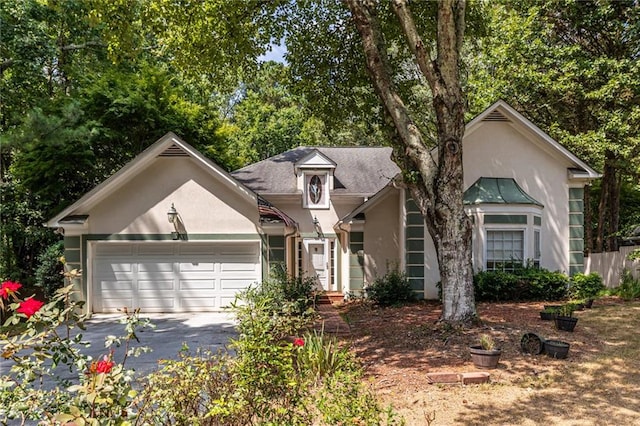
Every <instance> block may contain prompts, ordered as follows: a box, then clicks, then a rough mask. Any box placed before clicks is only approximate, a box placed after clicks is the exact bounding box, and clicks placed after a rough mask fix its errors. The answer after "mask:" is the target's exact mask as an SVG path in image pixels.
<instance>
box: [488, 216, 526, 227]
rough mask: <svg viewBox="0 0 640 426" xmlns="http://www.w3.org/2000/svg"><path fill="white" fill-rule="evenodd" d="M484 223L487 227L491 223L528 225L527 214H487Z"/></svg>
mask: <svg viewBox="0 0 640 426" xmlns="http://www.w3.org/2000/svg"><path fill="white" fill-rule="evenodd" d="M484 223H485V225H486V224H491V223H501V224H515V225H526V224H527V215H526V214H485V215H484Z"/></svg>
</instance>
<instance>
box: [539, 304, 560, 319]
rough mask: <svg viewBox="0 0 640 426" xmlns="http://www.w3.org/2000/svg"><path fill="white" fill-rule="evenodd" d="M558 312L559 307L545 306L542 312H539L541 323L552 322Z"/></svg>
mask: <svg viewBox="0 0 640 426" xmlns="http://www.w3.org/2000/svg"><path fill="white" fill-rule="evenodd" d="M558 311H560V306H558V307H555V306H545V308H544V310H542V311H540V319H541V320H543V321H553V320H554V319H555V317H556V316H557V315H558Z"/></svg>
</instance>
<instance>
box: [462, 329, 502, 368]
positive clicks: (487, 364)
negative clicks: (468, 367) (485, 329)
mask: <svg viewBox="0 0 640 426" xmlns="http://www.w3.org/2000/svg"><path fill="white" fill-rule="evenodd" d="M469 351H470V352H471V360H472V361H473V364H474V365H475V366H476V367H478V368H496V367H497V366H498V361H499V360H500V355H501V354H502V350H501V349H499V348H497V347H496V344H495V342H494V340H493V338H491V336H489V335H487V334H483V335H482V336H480V344H479V345H474V346H471V347H470V348H469Z"/></svg>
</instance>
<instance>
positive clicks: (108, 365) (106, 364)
mask: <svg viewBox="0 0 640 426" xmlns="http://www.w3.org/2000/svg"><path fill="white" fill-rule="evenodd" d="M112 368H113V361H109V360H108V359H103V360H100V361H98V362H97V363H96V372H98V373H108V372H110V371H111V369H112Z"/></svg>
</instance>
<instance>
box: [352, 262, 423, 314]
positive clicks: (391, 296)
mask: <svg viewBox="0 0 640 426" xmlns="http://www.w3.org/2000/svg"><path fill="white" fill-rule="evenodd" d="M364 290H365V293H366V295H367V297H368V298H370V299H371V300H373V301H374V302H375V303H377V304H378V305H380V306H392V305H399V304H404V303H408V302H411V301H413V300H415V293H414V292H413V289H412V288H411V284H410V283H409V280H408V279H407V276H406V275H405V274H404V273H403V272H400V271H399V270H398V269H397V268H393V269H390V270H389V271H388V272H387V273H386V274H385V275H384V276H382V277H378V278H376V279H375V281H374V282H373V283H371V284H370V285H369V286H367V287H365V289H364Z"/></svg>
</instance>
